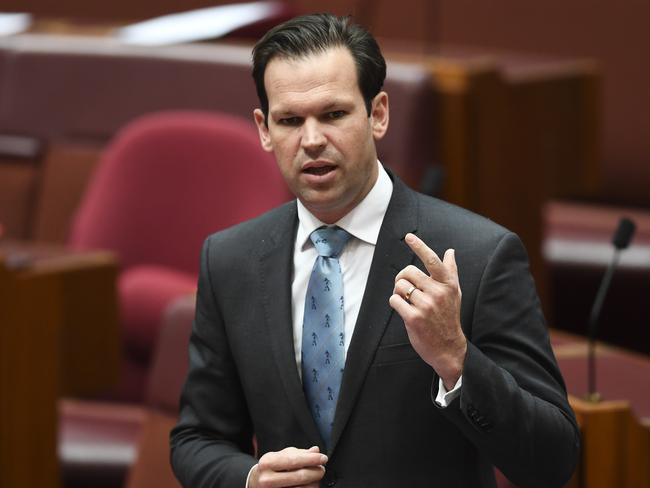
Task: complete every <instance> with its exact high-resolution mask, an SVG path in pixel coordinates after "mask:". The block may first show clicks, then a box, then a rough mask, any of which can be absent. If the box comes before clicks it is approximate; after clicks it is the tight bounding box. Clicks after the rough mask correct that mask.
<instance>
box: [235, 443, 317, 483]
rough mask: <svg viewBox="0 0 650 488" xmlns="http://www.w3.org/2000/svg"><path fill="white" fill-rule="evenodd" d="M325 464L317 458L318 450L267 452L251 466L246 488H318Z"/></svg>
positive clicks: (311, 448) (294, 449)
mask: <svg viewBox="0 0 650 488" xmlns="http://www.w3.org/2000/svg"><path fill="white" fill-rule="evenodd" d="M326 463H327V456H326V455H325V454H321V452H320V449H319V448H318V446H314V447H310V448H309V449H297V448H295V447H287V448H285V449H282V450H281V451H277V452H267V453H266V454H264V455H263V456H262V457H261V458H260V460H259V462H258V463H257V464H256V465H255V466H253V469H252V470H251V474H250V477H249V479H248V488H284V487H289V486H291V487H304V488H318V482H319V481H320V480H321V478H322V477H323V476H324V475H325V464H326Z"/></svg>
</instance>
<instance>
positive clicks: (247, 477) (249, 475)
mask: <svg viewBox="0 0 650 488" xmlns="http://www.w3.org/2000/svg"><path fill="white" fill-rule="evenodd" d="M255 466H257V464H254V465H253V467H252V468H251V469H250V471H249V472H248V476H246V485H245V486H244V488H248V480H249V479H250V478H251V473H252V472H253V469H254V468H255Z"/></svg>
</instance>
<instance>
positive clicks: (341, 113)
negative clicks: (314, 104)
mask: <svg viewBox="0 0 650 488" xmlns="http://www.w3.org/2000/svg"><path fill="white" fill-rule="evenodd" d="M344 115H345V111H343V110H335V111H333V112H328V113H327V118H328V119H330V120H336V119H340V118H341V117H343V116H344Z"/></svg>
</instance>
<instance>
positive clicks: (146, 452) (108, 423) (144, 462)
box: [59, 294, 195, 488]
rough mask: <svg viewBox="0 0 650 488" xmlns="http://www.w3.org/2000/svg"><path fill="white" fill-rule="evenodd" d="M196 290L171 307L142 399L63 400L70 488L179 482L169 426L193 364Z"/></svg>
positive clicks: (163, 486)
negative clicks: (136, 402)
mask: <svg viewBox="0 0 650 488" xmlns="http://www.w3.org/2000/svg"><path fill="white" fill-rule="evenodd" d="M194 301H195V298H194V295H193V294H192V295H186V296H183V297H181V298H178V299H176V300H175V301H174V302H173V303H172V304H170V306H169V307H168V308H167V309H166V311H165V314H164V316H163V319H162V320H161V326H160V333H159V336H158V339H157V341H156V347H155V352H154V354H153V361H152V367H151V375H150V376H149V379H148V384H147V385H146V388H145V400H144V403H143V405H132V404H119V403H115V402H110V403H106V402H89V401H85V400H76V399H64V400H62V401H60V402H59V415H60V419H61V429H60V434H59V457H60V460H61V464H62V478H63V485H64V486H65V487H66V488H85V487H88V486H92V487H97V488H119V487H122V486H126V487H127V488H151V487H156V488H167V487H169V488H172V487H174V488H178V487H179V486H180V485H179V484H178V483H177V482H176V479H175V478H174V475H173V474H172V472H171V467H170V465H169V431H170V429H171V427H172V426H173V425H174V424H175V422H176V418H177V415H178V399H179V396H180V391H181V388H182V385H183V382H184V380H185V375H186V373H187V366H188V358H187V353H188V340H189V336H190V331H191V328H192V319H193V318H194Z"/></svg>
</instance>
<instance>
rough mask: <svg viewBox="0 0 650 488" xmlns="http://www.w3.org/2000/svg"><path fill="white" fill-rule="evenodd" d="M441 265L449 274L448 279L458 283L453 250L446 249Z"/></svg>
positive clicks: (454, 251)
mask: <svg viewBox="0 0 650 488" xmlns="http://www.w3.org/2000/svg"><path fill="white" fill-rule="evenodd" d="M442 262H443V264H444V265H445V267H446V268H447V272H448V273H449V277H450V278H451V279H452V280H453V281H455V282H456V283H458V265H457V264H456V250H455V249H447V250H446V251H445V255H444V257H443V259H442Z"/></svg>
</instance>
